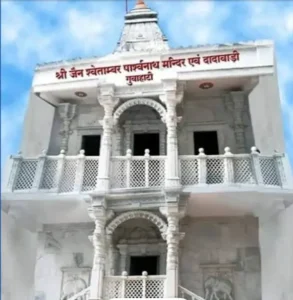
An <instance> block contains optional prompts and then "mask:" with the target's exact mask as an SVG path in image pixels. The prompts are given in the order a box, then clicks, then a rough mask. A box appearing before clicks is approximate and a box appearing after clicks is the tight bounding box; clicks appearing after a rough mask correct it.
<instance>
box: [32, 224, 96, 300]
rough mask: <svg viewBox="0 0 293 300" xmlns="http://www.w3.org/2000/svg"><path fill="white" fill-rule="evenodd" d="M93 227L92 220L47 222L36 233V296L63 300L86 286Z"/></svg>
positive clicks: (91, 249) (43, 298) (91, 257)
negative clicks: (85, 221)
mask: <svg viewBox="0 0 293 300" xmlns="http://www.w3.org/2000/svg"><path fill="white" fill-rule="evenodd" d="M93 229H94V226H93V224H92V223H89V224H88V223H81V224H73V225H61V224H60V225H46V226H45V228H44V232H42V233H39V238H38V253H37V263H36V269H35V300H51V299H56V300H57V299H63V300H66V299H67V298H66V297H69V296H70V295H71V296H73V294H75V293H77V292H79V291H80V290H83V289H84V288H86V287H87V286H88V284H89V278H90V269H91V266H92V260H93V246H92V244H91V243H90V241H89V239H88V236H89V235H91V234H92V232H93Z"/></svg>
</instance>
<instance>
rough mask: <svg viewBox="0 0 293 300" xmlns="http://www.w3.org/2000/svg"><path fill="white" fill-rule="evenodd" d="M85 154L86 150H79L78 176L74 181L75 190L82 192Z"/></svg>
mask: <svg viewBox="0 0 293 300" xmlns="http://www.w3.org/2000/svg"><path fill="white" fill-rule="evenodd" d="M84 166H85V155H84V150H80V151H79V155H78V161H77V166H76V176H75V182H74V192H76V193H80V192H81V190H82V183H83V177H84Z"/></svg>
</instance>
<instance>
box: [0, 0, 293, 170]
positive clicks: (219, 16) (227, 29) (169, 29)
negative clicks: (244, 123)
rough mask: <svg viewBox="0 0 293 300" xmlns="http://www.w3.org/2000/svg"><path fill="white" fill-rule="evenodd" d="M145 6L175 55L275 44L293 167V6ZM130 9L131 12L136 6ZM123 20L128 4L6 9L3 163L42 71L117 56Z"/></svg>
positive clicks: (28, 4)
mask: <svg viewBox="0 0 293 300" xmlns="http://www.w3.org/2000/svg"><path fill="white" fill-rule="evenodd" d="M146 2H147V4H148V5H149V6H150V7H151V8H153V9H154V10H156V11H158V12H159V16H160V25H161V28H162V30H163V32H164V33H165V34H166V36H167V37H168V39H169V42H170V45H171V46H173V47H178V46H189V45H197V44H213V43H226V42H234V41H250V40H256V39H272V40H274V41H275V43H276V51H277V59H278V74H279V84H280V89H281V98H282V112H283V117H284V134H285V138H286V146H287V151H288V153H289V155H290V160H291V163H292V165H293V1H289V0H287V1H281V0H276V1H270V0H254V1H243V0H242V1H239V0H238V1H231V0H230V1H222V0H218V1H197V0H182V1H176V0H161V1H160V0H146ZM128 3H129V4H128V5H129V7H131V8H132V7H133V5H134V0H128ZM171 4H172V5H171ZM124 14H125V0H113V1H112V0H107V1H106V0H105V1H102V0H96V1H90V0H80V1H74V0H70V1H66V0H62V1H53V0H50V1H46V0H42V1H37V0H35V1H33V0H31V1H24V0H22V1H5V0H3V1H1V19H2V28H1V43H2V49H1V50H2V53H1V59H2V64H1V116H2V135H1V148H2V155H1V156H2V157H1V159H2V162H4V160H6V159H7V156H8V155H9V154H11V153H13V154H15V153H16V152H17V151H18V147H19V143H20V139H21V134H22V123H23V118H24V113H25V109H26V105H27V101H28V94H29V90H30V86H31V82H32V77H33V72H34V67H35V66H36V64H37V63H44V62H50V61H58V60H62V59H69V58H76V57H88V56H102V55H104V54H107V53H109V52H112V51H113V49H114V47H115V44H116V42H117V40H118V38H119V36H120V33H121V29H122V25H123V18H124ZM183 28H184V30H183Z"/></svg>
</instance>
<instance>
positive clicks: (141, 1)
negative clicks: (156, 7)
mask: <svg viewBox="0 0 293 300" xmlns="http://www.w3.org/2000/svg"><path fill="white" fill-rule="evenodd" d="M141 8H147V6H146V4H145V3H144V0H136V5H135V8H134V9H141Z"/></svg>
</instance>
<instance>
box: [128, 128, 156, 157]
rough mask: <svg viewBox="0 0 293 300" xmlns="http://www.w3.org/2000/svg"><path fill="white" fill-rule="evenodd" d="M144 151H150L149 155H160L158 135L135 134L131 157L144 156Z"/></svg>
mask: <svg viewBox="0 0 293 300" xmlns="http://www.w3.org/2000/svg"><path fill="white" fill-rule="evenodd" d="M145 149H149V150H150V155H152V156H155V155H160V135H159V133H135V134H134V137H133V155H144V154H145V153H144V151H145Z"/></svg>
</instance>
